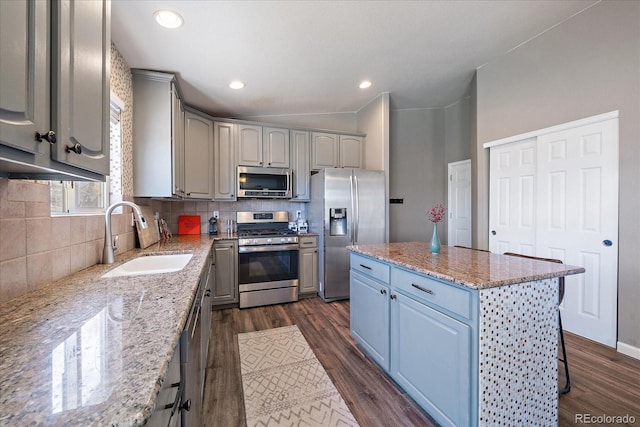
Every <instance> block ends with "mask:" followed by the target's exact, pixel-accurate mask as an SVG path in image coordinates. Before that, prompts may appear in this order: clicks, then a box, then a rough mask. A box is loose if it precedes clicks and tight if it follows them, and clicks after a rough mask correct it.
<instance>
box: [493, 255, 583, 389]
mask: <svg viewBox="0 0 640 427" xmlns="http://www.w3.org/2000/svg"><path fill="white" fill-rule="evenodd" d="M503 255H508V256H515V257H520V258H528V259H533V260H537V261H548V262H555V263H558V264H562V261H561V260H559V259H555V258H542V257H535V256H531V255H522V254H518V253H515V252H505V253H504V254H503ZM563 298H564V277H559V278H558V305H559V304H561V303H562V299H563ZM558 331H559V333H560V345H561V346H562V357H559V358H558V360H559V361H561V362H562V363H563V365H564V377H565V379H566V382H565V385H564V387H563V388H561V389H560V390H558V394H566V393H569V391H571V378H570V377H569V364H568V362H567V349H566V347H565V344H564V332H563V330H562V314H561V313H560V310H558Z"/></svg>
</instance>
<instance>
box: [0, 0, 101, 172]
mask: <svg viewBox="0 0 640 427" xmlns="http://www.w3.org/2000/svg"><path fill="white" fill-rule="evenodd" d="M0 16H2V18H1V19H2V21H1V24H0V43H1V46H0V52H1V55H2V57H1V58H0V62H1V63H2V73H0V176H9V177H14V178H25V177H27V178H42V179H51V178H62V179H91V180H104V176H105V175H108V174H109V98H110V90H109V78H110V75H109V70H110V67H109V64H110V61H109V58H110V43H111V38H110V28H111V22H110V2H109V1H108V0H99V1H91V2H85V1H71V0H60V1H55V2H50V1H26V0H18V1H10V2H0ZM96 60H97V61H96ZM36 132H37V133H38V134H41V135H44V138H42V137H40V138H38V137H37V134H36ZM38 139H39V140H38Z"/></svg>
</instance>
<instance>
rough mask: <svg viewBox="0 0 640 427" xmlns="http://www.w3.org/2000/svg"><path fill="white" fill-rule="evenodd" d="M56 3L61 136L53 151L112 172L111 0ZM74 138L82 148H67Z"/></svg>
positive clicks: (57, 121) (56, 117) (55, 73)
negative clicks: (110, 114) (110, 139)
mask: <svg viewBox="0 0 640 427" xmlns="http://www.w3.org/2000/svg"><path fill="white" fill-rule="evenodd" d="M52 7H53V10H52V14H54V16H55V19H53V22H55V23H57V27H56V28H54V34H55V36H54V47H55V49H53V51H54V52H58V54H57V55H58V56H57V57H56V61H55V64H56V66H57V67H56V69H55V70H54V71H53V78H52V81H55V83H54V85H55V86H56V90H55V92H54V93H55V96H54V100H53V103H52V104H53V105H54V106H55V108H53V109H52V113H53V114H52V117H53V122H54V124H55V127H56V128H57V130H58V131H57V134H58V142H57V144H55V149H54V150H53V151H52V157H53V158H54V159H55V160H57V161H59V162H62V163H67V164H69V165H73V166H77V167H79V168H82V169H87V170H90V171H93V172H97V173H99V174H102V175H109V98H110V96H111V95H110V91H109V70H110V63H109V49H110V42H111V38H110V28H111V25H110V24H111V23H110V19H109V16H110V11H109V2H108V1H106V0H105V1H92V2H88V1H75V2H72V1H69V0H65V1H60V2H56V3H54V5H53V6H52ZM96 52H99V56H96ZM76 144H80V146H81V150H82V152H81V154H78V153H76V152H73V151H71V152H67V151H66V150H65V148H66V147H67V146H68V147H74V146H76Z"/></svg>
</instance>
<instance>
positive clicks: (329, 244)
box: [307, 168, 386, 302]
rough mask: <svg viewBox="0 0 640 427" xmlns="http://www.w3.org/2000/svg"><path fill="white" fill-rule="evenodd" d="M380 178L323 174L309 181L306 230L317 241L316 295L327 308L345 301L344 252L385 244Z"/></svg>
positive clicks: (354, 172) (353, 172)
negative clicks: (327, 305)
mask: <svg viewBox="0 0 640 427" xmlns="http://www.w3.org/2000/svg"><path fill="white" fill-rule="evenodd" d="M385 200H386V195H385V188H384V172H383V171H370V170H363V169H346V168H345V169H324V170H321V171H320V172H318V173H317V174H315V175H313V176H312V177H311V203H310V205H309V207H308V208H307V217H308V220H309V230H310V231H311V232H317V233H318V234H319V238H318V245H319V249H320V250H319V251H318V280H319V292H318V295H319V296H320V297H321V298H322V299H323V300H324V301H326V302H329V301H335V300H339V299H347V298H349V251H348V250H347V249H346V246H349V245H355V244H360V245H363V244H369V243H384V241H385V224H386V221H385Z"/></svg>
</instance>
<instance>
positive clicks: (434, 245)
mask: <svg viewBox="0 0 640 427" xmlns="http://www.w3.org/2000/svg"><path fill="white" fill-rule="evenodd" d="M431 253H432V254H436V255H437V254H439V253H440V238H438V223H437V222H434V223H433V236H431Z"/></svg>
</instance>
